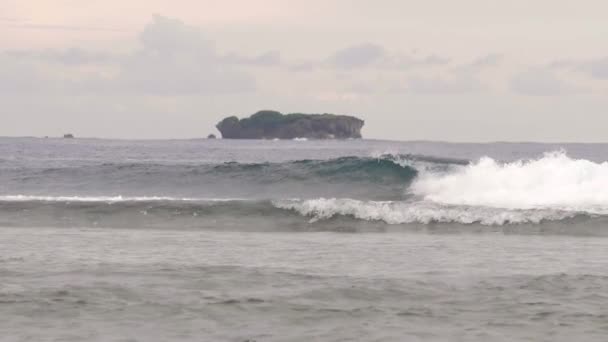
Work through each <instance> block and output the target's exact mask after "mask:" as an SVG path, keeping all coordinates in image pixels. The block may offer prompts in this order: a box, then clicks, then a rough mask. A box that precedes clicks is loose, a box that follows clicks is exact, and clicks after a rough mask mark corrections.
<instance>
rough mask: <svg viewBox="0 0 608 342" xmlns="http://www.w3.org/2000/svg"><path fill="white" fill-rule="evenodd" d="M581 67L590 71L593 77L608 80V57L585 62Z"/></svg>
mask: <svg viewBox="0 0 608 342" xmlns="http://www.w3.org/2000/svg"><path fill="white" fill-rule="evenodd" d="M580 69H581V70H584V71H586V72H588V73H589V74H590V75H591V76H592V77H593V78H596V79H600V80H608V57H604V58H600V59H595V60H591V61H588V62H586V63H583V65H581V67H580Z"/></svg>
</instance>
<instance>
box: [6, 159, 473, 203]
mask: <svg viewBox="0 0 608 342" xmlns="http://www.w3.org/2000/svg"><path fill="white" fill-rule="evenodd" d="M463 162H466V161H459V160H450V159H445V160H444V159H441V158H433V157H425V156H409V155H381V156H378V157H376V158H372V157H366V158H362V157H342V158H336V159H329V160H296V161H290V162H283V163H237V162H227V163H220V164H193V163H183V164H179V163H178V164H162V163H149V162H138V163H103V164H90V163H89V164H86V163H85V164H83V165H74V163H73V162H70V163H66V164H65V165H53V166H52V167H47V166H42V167H41V166H40V165H36V166H32V165H25V166H24V165H13V166H3V167H2V168H1V170H2V172H0V184H2V187H1V188H0V190H1V192H2V193H4V194H26V195H46V194H48V195H55V194H72V195H78V196H103V195H105V196H113V195H116V194H122V195H124V196H151V195H156V194H163V195H164V196H173V197H213V198H220V197H223V198H231V197H239V198H240V197H243V198H257V199H264V198H271V199H274V198H284V197H285V196H293V195H296V194H297V195H298V196H299V197H308V198H314V197H323V196H324V197H327V196H339V197H353V198H369V199H399V198H401V196H402V195H403V189H404V187H406V186H407V185H408V184H409V183H411V182H412V181H413V180H414V179H415V178H416V177H417V175H418V173H419V171H418V169H419V167H418V165H420V166H421V167H432V168H437V169H442V168H448V167H450V165H453V164H462V163H463Z"/></svg>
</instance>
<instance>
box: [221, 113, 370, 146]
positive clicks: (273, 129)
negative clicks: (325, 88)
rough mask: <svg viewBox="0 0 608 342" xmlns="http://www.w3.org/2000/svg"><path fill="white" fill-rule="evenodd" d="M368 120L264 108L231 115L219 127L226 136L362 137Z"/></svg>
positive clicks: (278, 137)
mask: <svg viewBox="0 0 608 342" xmlns="http://www.w3.org/2000/svg"><path fill="white" fill-rule="evenodd" d="M364 124H365V122H364V121H363V120H361V119H359V118H356V117H354V116H346V115H334V114H300V113H294V114H282V113H280V112H277V111H272V110H263V111H259V112H257V113H255V114H253V115H251V116H250V117H249V118H245V119H239V118H237V117H236V116H231V117H227V118H225V119H224V120H222V121H221V122H219V123H218V124H217V126H216V127H217V129H218V130H219V131H220V132H221V133H222V137H223V138H224V139H296V138H307V139H351V138H352V139H358V138H361V128H363V125H364Z"/></svg>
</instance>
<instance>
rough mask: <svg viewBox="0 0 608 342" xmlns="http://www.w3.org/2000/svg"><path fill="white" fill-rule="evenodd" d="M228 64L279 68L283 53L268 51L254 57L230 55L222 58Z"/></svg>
mask: <svg viewBox="0 0 608 342" xmlns="http://www.w3.org/2000/svg"><path fill="white" fill-rule="evenodd" d="M222 60H223V61H224V62H226V63H231V64H237V65H250V66H279V65H281V53H280V52H278V51H268V52H265V53H262V54H260V55H257V56H254V57H247V56H241V55H239V54H236V53H230V54H227V55H225V56H223V57H222Z"/></svg>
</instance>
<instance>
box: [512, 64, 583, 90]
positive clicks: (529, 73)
mask: <svg viewBox="0 0 608 342" xmlns="http://www.w3.org/2000/svg"><path fill="white" fill-rule="evenodd" d="M509 85H510V88H511V90H513V91H514V92H516V93H519V94H522V95H530V96H555V95H563V94H568V93H576V92H580V91H581V89H580V88H578V87H575V86H572V85H570V84H568V83H566V82H565V81H563V80H561V79H560V78H559V77H557V76H556V74H555V73H554V72H553V71H552V70H550V69H549V68H540V67H537V68H530V69H528V70H526V71H524V72H521V73H519V74H517V75H515V76H514V77H513V78H512V79H511V81H510V83H509Z"/></svg>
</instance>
